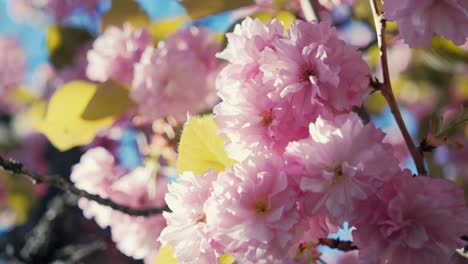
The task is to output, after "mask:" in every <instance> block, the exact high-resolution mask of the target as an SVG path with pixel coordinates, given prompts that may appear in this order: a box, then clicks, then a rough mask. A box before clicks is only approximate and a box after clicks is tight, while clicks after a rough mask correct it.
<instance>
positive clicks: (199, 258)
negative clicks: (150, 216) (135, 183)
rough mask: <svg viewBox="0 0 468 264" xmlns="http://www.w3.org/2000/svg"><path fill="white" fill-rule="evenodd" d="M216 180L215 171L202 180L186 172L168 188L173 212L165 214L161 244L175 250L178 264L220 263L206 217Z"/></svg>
mask: <svg viewBox="0 0 468 264" xmlns="http://www.w3.org/2000/svg"><path fill="white" fill-rule="evenodd" d="M217 176H218V175H217V173H216V171H214V170H208V171H207V172H205V173H204V174H203V175H202V176H197V175H195V174H194V173H192V172H185V173H183V174H182V175H180V176H179V177H178V178H177V180H176V182H173V183H172V184H170V185H169V187H168V188H169V192H168V194H167V195H166V202H167V205H168V206H169V208H170V209H171V210H172V212H171V213H167V212H165V213H164V214H163V215H164V218H165V219H166V221H167V227H166V228H165V229H164V230H163V231H162V233H161V236H160V237H159V240H160V241H161V242H162V243H163V244H168V245H170V246H172V247H174V248H175V258H176V259H177V260H178V261H179V263H183V264H186V263H187V264H188V263H193V264H195V263H200V264H209V263H216V261H217V260H216V255H215V250H214V249H213V248H212V246H211V244H212V241H211V238H210V236H209V233H208V227H207V215H206V213H205V203H206V200H207V199H208V197H209V196H210V193H211V189H212V182H213V181H215V180H216V178H217ZM213 217H217V216H215V215H213ZM220 254H224V252H221V253H220Z"/></svg>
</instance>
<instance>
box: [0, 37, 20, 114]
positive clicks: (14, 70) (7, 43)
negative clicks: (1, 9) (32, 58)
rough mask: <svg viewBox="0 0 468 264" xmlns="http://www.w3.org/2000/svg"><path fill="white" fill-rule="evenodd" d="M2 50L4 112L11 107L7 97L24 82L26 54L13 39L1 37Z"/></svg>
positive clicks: (0, 74)
mask: <svg viewBox="0 0 468 264" xmlns="http://www.w3.org/2000/svg"><path fill="white" fill-rule="evenodd" d="M0 50H2V51H3V52H0V98H1V99H0V111H2V112H4V111H7V110H8V109H7V108H8V106H10V105H11V102H10V100H11V99H10V100H9V99H7V98H6V97H7V96H8V94H9V93H10V92H11V91H12V90H13V89H14V88H15V87H16V86H17V85H19V84H20V83H21V81H22V80H23V75H24V71H25V67H26V54H25V52H24V50H23V48H22V47H21V45H20V43H19V42H18V41H17V40H16V39H15V38H12V37H0ZM5 51H8V52H5Z"/></svg>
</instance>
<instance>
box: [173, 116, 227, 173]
mask: <svg viewBox="0 0 468 264" xmlns="http://www.w3.org/2000/svg"><path fill="white" fill-rule="evenodd" d="M217 130H218V126H217V125H216V123H215V121H214V119H213V116H212V115H206V116H203V117H190V118H189V120H188V121H187V123H186V124H185V127H184V131H183V133H182V136H181V139H180V145H179V157H178V160H177V172H178V173H182V172H184V171H193V172H195V173H196V174H197V175H201V174H203V172H205V171H206V170H207V169H210V168H214V169H215V170H216V171H218V172H219V171H223V170H224V169H225V168H226V167H228V166H231V165H233V164H234V163H235V161H234V160H232V159H230V158H229V157H228V156H227V154H226V150H225V149H224V141H225V140H224V138H222V137H221V136H219V135H217Z"/></svg>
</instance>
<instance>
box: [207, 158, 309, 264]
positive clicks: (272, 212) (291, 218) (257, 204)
mask: <svg viewBox="0 0 468 264" xmlns="http://www.w3.org/2000/svg"><path fill="white" fill-rule="evenodd" d="M266 159H267V160H266ZM280 164H281V162H280V161H278V160H276V159H275V158H274V157H267V158H266V157H259V158H255V159H249V160H246V161H244V162H243V163H241V164H236V165H234V166H233V167H232V168H228V169H227V170H226V171H225V172H222V173H220V174H219V176H218V179H217V181H216V182H214V183H213V193H212V196H211V197H210V198H209V200H208V202H207V204H206V214H207V224H208V227H209V230H210V233H211V235H212V237H213V238H214V239H215V240H216V241H217V242H219V243H220V244H221V245H223V246H224V247H225V250H226V252H229V253H230V254H231V255H232V256H234V258H236V259H238V260H240V261H246V262H249V261H251V262H252V263H281V260H284V259H286V258H287V257H288V252H289V250H290V249H291V247H292V246H293V245H294V244H296V241H297V240H299V239H300V236H301V234H302V231H303V230H305V228H306V227H307V226H306V225H305V224H304V222H303V220H302V219H301V217H300V214H299V212H298V209H297V204H296V201H297V194H296V192H295V191H294V189H292V188H289V184H288V179H287V176H286V174H285V173H284V172H283V171H282V170H281V166H279V165H280Z"/></svg>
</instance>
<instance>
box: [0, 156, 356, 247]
mask: <svg viewBox="0 0 468 264" xmlns="http://www.w3.org/2000/svg"><path fill="white" fill-rule="evenodd" d="M0 167H2V168H3V169H4V170H5V171H8V172H10V173H12V174H16V175H21V176H23V177H25V178H27V179H28V180H30V181H31V182H32V183H33V184H48V185H50V186H53V187H57V188H60V189H62V190H64V191H68V192H71V193H73V194H74V195H76V196H78V197H81V198H86V199H88V200H91V201H95V202H97V203H98V204H100V205H103V206H108V207H110V208H112V209H114V210H117V211H119V212H122V213H124V214H127V215H130V216H145V217H149V216H152V215H158V214H161V213H162V212H164V211H170V209H169V208H168V207H162V208H145V209H136V208H132V207H128V206H125V205H122V204H118V203H116V202H114V201H112V200H110V199H107V198H103V197H101V196H99V195H95V194H91V193H89V192H87V191H84V190H81V189H79V188H77V187H76V186H75V185H73V184H71V183H69V182H67V181H66V180H65V179H63V178H62V177H58V176H45V175H39V174H37V173H35V172H32V171H30V170H28V169H25V168H24V166H23V164H22V163H20V162H17V161H14V160H6V159H4V158H3V157H2V156H0ZM318 242H319V244H320V245H323V246H328V247H330V248H333V249H338V250H341V251H344V252H348V251H352V250H356V249H358V248H357V247H356V246H354V245H353V244H352V242H351V241H346V240H340V239H339V238H338V239H333V238H320V239H319V240H318Z"/></svg>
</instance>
